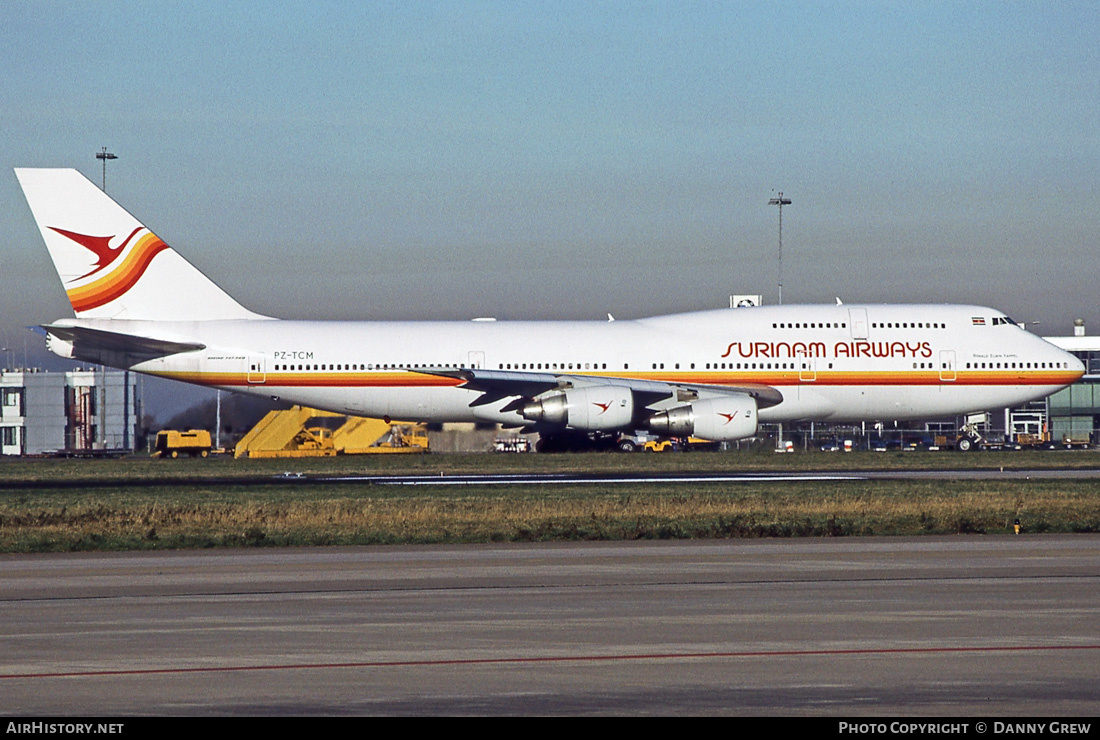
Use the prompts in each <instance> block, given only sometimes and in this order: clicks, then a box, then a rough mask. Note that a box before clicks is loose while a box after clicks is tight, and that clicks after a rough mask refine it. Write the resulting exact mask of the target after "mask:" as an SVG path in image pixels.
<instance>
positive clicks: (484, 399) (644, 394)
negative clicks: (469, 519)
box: [413, 368, 783, 411]
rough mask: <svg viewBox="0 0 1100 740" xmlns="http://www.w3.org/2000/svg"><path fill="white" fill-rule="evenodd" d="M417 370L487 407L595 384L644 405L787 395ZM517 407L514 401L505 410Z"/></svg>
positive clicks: (769, 401) (765, 401)
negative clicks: (473, 394) (450, 382)
mask: <svg viewBox="0 0 1100 740" xmlns="http://www.w3.org/2000/svg"><path fill="white" fill-rule="evenodd" d="M413 372H418V373H425V374H428V375H441V376H444V377H448V378H456V379H458V380H462V381H464V382H463V384H462V386H460V387H462V388H468V389H470V390H473V391H480V392H481V395H480V396H478V397H477V398H476V399H474V400H473V401H472V402H471V403H470V406H484V405H485V404H489V403H494V402H496V401H499V400H501V399H503V398H513V397H514V398H516V400H517V404H521V403H522V402H523V400H524V399H527V398H533V397H535V396H537V395H539V394H540V393H545V392H546V391H551V390H555V389H565V388H582V387H585V386H593V385H615V386H625V387H627V388H629V389H630V390H631V391H633V393H634V395H635V397H636V398H637V399H638V400H639V401H641V402H642V405H643V406H648V405H649V404H652V403H657V402H658V401H662V400H665V399H668V398H670V397H672V396H675V397H676V400H678V401H690V400H693V399H695V398H700V397H711V398H713V397H716V396H723V395H727V394H735V395H741V396H751V397H752V398H754V399H756V405H757V408H762V409H763V408H768V407H769V406H776V405H778V404H780V403H782V401H783V394H782V393H780V392H779V391H778V390H777V389H776V388H773V387H771V386H769V385H755V384H751V383H746V384H744V385H736V386H733V385H706V384H701V383H670V382H665V381H661V380H639V379H637V378H617V377H607V376H592V375H574V374H567V373H531V372H518V371H514V370H481V369H470V368H463V369H456V368H418V369H416V370H414V371H413ZM510 410H514V407H512V405H511V404H509V405H508V406H505V407H504V408H503V409H502V411H510Z"/></svg>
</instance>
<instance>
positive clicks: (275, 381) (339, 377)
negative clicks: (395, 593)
mask: <svg viewBox="0 0 1100 740" xmlns="http://www.w3.org/2000/svg"><path fill="white" fill-rule="evenodd" d="M152 374H154V375H159V376H162V377H165V378H171V379H173V380H180V381H183V382H185V383H195V384H198V385H220V386H255V385H268V386H280V387H286V388H448V387H456V386H461V385H462V381H461V380H458V379H455V378H446V377H442V376H438V375H428V374H424V373H416V372H351V373H348V372H333V373H329V372H316V373H301V372H282V371H279V372H268V373H266V374H263V378H264V379H263V381H262V382H257V381H256V380H255V379H258V378H259V377H260V374H256V373H253V374H252V377H253V378H254V380H253V381H251V382H250V381H249V380H248V378H249V374H248V373H245V372H240V373H195V372H170V371H169V372H156V373H152ZM571 374H573V375H576V376H578V377H582V376H584V375H589V376H593V377H612V378H624V379H637V380H653V381H660V382H664V383H672V384H675V383H685V384H690V385H713V386H737V385H768V386H774V387H790V386H802V385H804V386H815V385H816V386H893V387H898V386H902V387H904V386H914V387H916V386H921V387H925V386H953V385H961V386H1029V385H1034V386H1054V385H1069V384H1070V383H1073V382H1074V381H1076V380H1077V379H1078V378H1079V377H1080V375H1079V374H1078V373H1074V372H1066V371H1061V372H1052V371H1049V370H1045V371H1032V372H1020V371H1011V370H1010V371H1001V372H988V371H987V372H974V371H970V372H967V371H960V372H958V373H956V377H955V380H942V379H941V378H940V376H939V372H938V371H932V372H928V371H913V372H888V371H880V372H857V371H852V372H845V371H837V370H832V371H824V372H820V371H819V372H818V373H817V375H816V377H815V378H814V379H813V380H801V379H800V378H799V375H798V372H797V371H790V372H779V373H776V372H771V373H715V372H691V371H689V372H682V373H660V372H657V373H630V374H627V373H621V374H617V373H571Z"/></svg>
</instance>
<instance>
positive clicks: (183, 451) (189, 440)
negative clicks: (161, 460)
mask: <svg viewBox="0 0 1100 740" xmlns="http://www.w3.org/2000/svg"><path fill="white" fill-rule="evenodd" d="M211 447H212V445H211V444H210V432H208V431H206V430H205V429H189V430H188V431H186V432H177V431H175V430H173V429H164V430H161V431H159V432H157V443H156V446H155V447H154V452H153V457H179V456H180V455H190V456H191V457H206V456H207V455H209V454H210V449H211Z"/></svg>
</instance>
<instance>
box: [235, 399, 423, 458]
mask: <svg viewBox="0 0 1100 740" xmlns="http://www.w3.org/2000/svg"><path fill="white" fill-rule="evenodd" d="M321 419H343V420H344V421H343V423H340V424H339V426H336V427H335V428H333V426H332V423H331V422H330V423H323V422H322V423H321V424H318V423H316V422H317V421H318V420H321ZM427 451H428V432H427V429H426V427H425V426H424V425H423V424H415V423H413V422H405V421H390V422H387V421H385V420H383V419H368V418H366V417H362V416H347V415H345V414H335V413H332V412H331V411H320V410H318V409H311V408H308V407H304V406H292V407H290V408H289V409H286V410H285V411H270V412H268V414H267V416H265V417H264V418H263V419H261V420H260V423H258V424H257V425H256V426H254V427H252V429H251V430H249V432H248V434H246V435H244V437H242V438H241V441H240V442H238V443H237V448H236V450H235V451H234V453H233V455H234V457H250V458H266V457H335V456H336V455H363V454H379V453H383V454H384V453H390V454H392V453H414V452H427Z"/></svg>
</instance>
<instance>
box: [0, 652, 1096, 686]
mask: <svg viewBox="0 0 1100 740" xmlns="http://www.w3.org/2000/svg"><path fill="white" fill-rule="evenodd" d="M1055 650H1100V645H1017V646H1002V647H997V646H986V647H943V648H882V649H875V648H865V649H859V650H762V651H744V652H718V653H639V654H635V655H559V656H546V657H542V658H465V659H452V660H385V661H363V662H351V663H294V664H289V665H253V666H216V667H209V668H141V669H132V670H117V671H67V672H59V673H9V674H0V680H4V679H19V678H100V677H106V676H152V675H165V674H185V673H230V672H238V671H301V670H316V669H334V668H409V667H436V666H474V665H509V664H524V663H568V662H580V663H594V662H613V661H620V660H699V659H714V658H784V657H807V656H847V655H934V654H938V653H1018V652H1029V651H1030V652H1051V651H1055Z"/></svg>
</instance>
